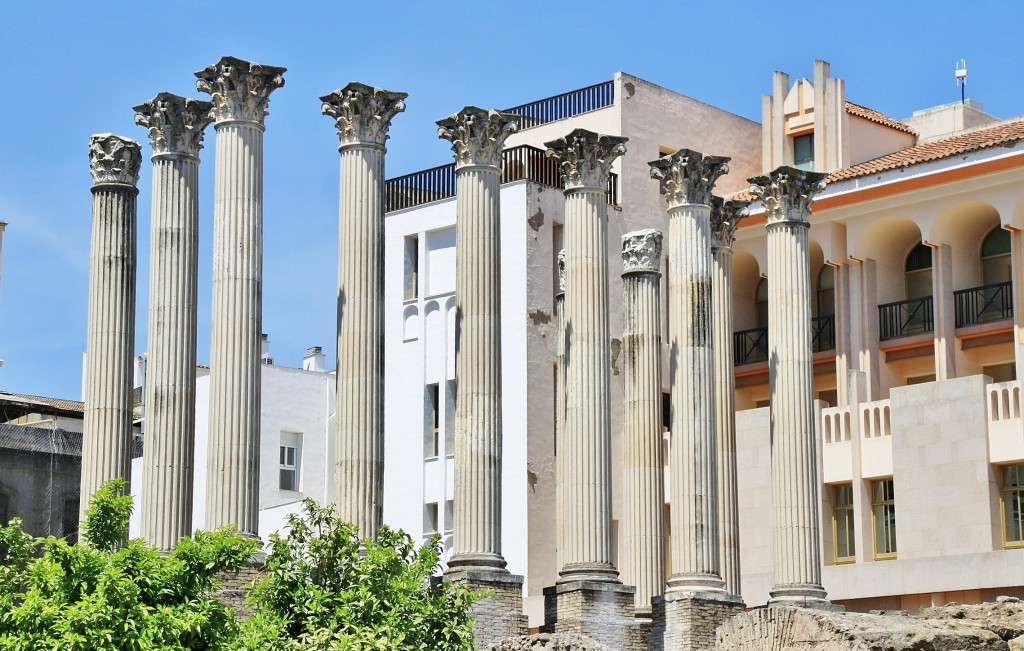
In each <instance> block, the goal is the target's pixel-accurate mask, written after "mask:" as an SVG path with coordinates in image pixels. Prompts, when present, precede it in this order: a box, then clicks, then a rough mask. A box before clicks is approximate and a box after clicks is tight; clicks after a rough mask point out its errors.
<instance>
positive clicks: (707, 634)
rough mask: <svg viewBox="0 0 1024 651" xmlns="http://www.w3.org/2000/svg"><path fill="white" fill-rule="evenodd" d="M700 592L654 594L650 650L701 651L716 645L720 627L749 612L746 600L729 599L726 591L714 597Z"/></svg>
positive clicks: (714, 594)
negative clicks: (716, 636)
mask: <svg viewBox="0 0 1024 651" xmlns="http://www.w3.org/2000/svg"><path fill="white" fill-rule="evenodd" d="M698 594H699V593H694V592H683V591H674V592H667V593H665V595H664V596H663V597H654V599H652V600H651V604H652V606H653V622H652V625H651V634H650V637H649V638H648V639H649V642H648V648H649V649H650V651H665V650H666V649H668V650H670V651H697V650H698V649H700V650H705V649H714V648H715V634H716V631H717V630H718V627H719V626H721V625H722V624H724V623H725V622H727V621H729V620H730V619H732V618H733V617H735V616H736V615H738V614H739V613H742V612H746V606H744V605H743V602H742V601H740V600H735V599H727V598H726V597H729V596H730V595H727V594H726V593H725V592H724V591H723V592H721V593H720V594H719V593H712V594H713V597H714V598H711V599H708V598H704V597H701V596H698Z"/></svg>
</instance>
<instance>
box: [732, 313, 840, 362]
mask: <svg viewBox="0 0 1024 651" xmlns="http://www.w3.org/2000/svg"><path fill="white" fill-rule="evenodd" d="M732 344H733V356H734V364H735V365H736V366H743V365H744V364H754V363H756V362H764V361H767V359H768V328H751V329H750V330H740V331H739V332H734V333H733V334H732ZM835 348H836V317H835V315H833V314H826V315H824V316H816V317H812V318H811V349H812V350H813V352H815V353H821V352H825V351H826V350H835Z"/></svg>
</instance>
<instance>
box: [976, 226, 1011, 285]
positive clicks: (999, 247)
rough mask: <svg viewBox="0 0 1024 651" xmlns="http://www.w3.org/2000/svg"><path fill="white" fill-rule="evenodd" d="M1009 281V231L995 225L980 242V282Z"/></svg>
mask: <svg viewBox="0 0 1024 651" xmlns="http://www.w3.org/2000/svg"><path fill="white" fill-rule="evenodd" d="M1008 282H1010V231H1008V230H1006V229H1004V228H1002V227H1000V226H996V227H995V228H993V229H992V231H991V232H990V233H989V234H988V235H986V236H985V239H984V240H983V241H982V243H981V284H982V285H996V284H998V283H1008Z"/></svg>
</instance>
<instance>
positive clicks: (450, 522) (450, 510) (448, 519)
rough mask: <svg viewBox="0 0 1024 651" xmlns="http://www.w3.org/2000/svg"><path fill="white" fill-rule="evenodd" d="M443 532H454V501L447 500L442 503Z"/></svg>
mask: <svg viewBox="0 0 1024 651" xmlns="http://www.w3.org/2000/svg"><path fill="white" fill-rule="evenodd" d="M444 530H445V533H451V532H452V531H454V530H455V501H454V500H448V501H447V502H445V503H444Z"/></svg>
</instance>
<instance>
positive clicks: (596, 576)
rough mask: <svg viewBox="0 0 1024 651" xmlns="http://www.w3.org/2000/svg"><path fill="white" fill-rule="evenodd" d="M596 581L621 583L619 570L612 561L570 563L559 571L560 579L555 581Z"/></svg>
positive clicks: (557, 582)
mask: <svg viewBox="0 0 1024 651" xmlns="http://www.w3.org/2000/svg"><path fill="white" fill-rule="evenodd" d="M595 582H596V583H616V584H619V585H621V582H620V581H619V571H618V570H617V569H615V566H614V565H612V564H611V563H569V564H567V565H563V566H562V569H561V570H559V571H558V581H556V582H555V583H556V584H561V583H595Z"/></svg>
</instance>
